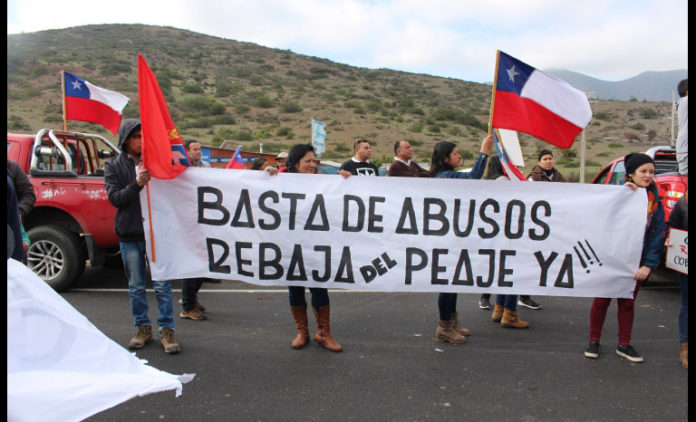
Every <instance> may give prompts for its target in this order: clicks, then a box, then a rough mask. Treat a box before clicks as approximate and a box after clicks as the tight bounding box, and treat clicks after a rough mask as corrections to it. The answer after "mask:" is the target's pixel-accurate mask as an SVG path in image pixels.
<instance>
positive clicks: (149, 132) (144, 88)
mask: <svg viewBox="0 0 696 422" xmlns="http://www.w3.org/2000/svg"><path fill="white" fill-rule="evenodd" d="M138 99H139V101H140V120H141V122H142V125H141V129H142V133H143V147H142V155H143V164H144V165H145V168H146V169H148V170H149V171H150V175H151V176H152V177H156V178H158V179H173V178H175V177H176V176H178V175H179V174H181V172H183V171H184V170H186V167H187V166H185V165H182V164H179V162H180V161H181V162H186V156H185V155H184V156H183V157H179V155H181V153H180V152H179V151H181V150H183V146H184V142H183V141H182V139H181V136H180V135H179V132H178V131H177V130H176V126H174V122H173V121H172V117H171V116H170V115H169V108H167V103H166V101H165V100H164V95H162V90H161V89H160V87H159V84H158V83H157V78H155V74H154V73H152V70H150V67H149V66H148V65H147V63H146V62H145V59H144V58H143V56H142V55H140V54H138ZM173 146H174V147H173ZM173 149H174V150H176V152H175V153H174V154H176V156H174V155H173V154H172V150H173ZM175 160H176V161H175ZM175 163H176V164H175Z"/></svg>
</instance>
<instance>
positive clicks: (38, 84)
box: [7, 25, 671, 180]
mask: <svg viewBox="0 0 696 422" xmlns="http://www.w3.org/2000/svg"><path fill="white" fill-rule="evenodd" d="M7 48H8V52H7V75H8V76H7V96H8V101H7V107H8V113H7V124H8V130H11V131H19V132H34V131H36V130H38V129H40V128H42V127H52V128H62V117H61V116H62V109H61V97H60V77H59V74H60V71H61V70H65V71H67V72H70V73H73V74H76V75H78V76H80V77H82V78H85V79H86V80H88V81H89V82H91V83H93V84H95V85H98V86H101V87H104V88H107V89H111V90H115V91H118V92H121V93H123V94H125V95H127V96H128V97H130V99H131V101H130V103H129V104H128V106H127V107H126V109H125V110H124V115H125V116H126V117H137V116H138V114H139V113H138V95H137V65H136V63H137V54H138V53H141V54H142V55H143V56H144V57H145V59H146V60H147V62H148V64H149V65H150V67H151V68H152V69H153V71H154V72H155V75H156V76H157V79H158V81H159V83H160V86H161V88H162V90H163V92H164V95H165V98H166V99H167V103H168V105H169V108H170V112H171V114H172V118H173V120H174V122H175V124H176V125H177V128H178V129H179V131H180V132H181V133H182V136H183V138H184V139H198V140H200V141H201V142H202V143H203V144H207V145H213V146H217V145H220V144H221V143H222V142H223V141H231V143H232V144H235V145H236V144H241V145H242V146H243V148H244V149H245V150H249V151H258V150H259V148H260V147H261V145H262V148H263V151H264V152H270V153H275V152H279V151H281V150H288V149H289V147H290V146H291V145H293V144H295V143H301V142H304V143H306V142H311V138H310V136H311V135H310V133H311V119H312V118H315V119H317V120H320V121H323V122H324V123H326V130H327V151H326V153H325V154H324V156H323V157H322V158H326V159H331V160H335V161H343V160H345V159H347V158H348V157H350V156H351V155H352V148H351V146H352V143H353V141H354V140H355V138H356V137H363V138H366V139H369V140H370V141H372V144H373V161H375V162H377V163H378V164H379V163H381V162H387V163H390V162H391V161H392V157H393V149H392V146H393V144H394V142H395V141H396V140H397V139H407V140H409V141H410V142H411V144H412V145H413V146H414V149H415V150H416V156H415V159H416V160H417V161H420V162H426V161H429V158H430V155H431V152H432V147H433V145H434V144H435V143H436V142H437V141H439V140H442V139H447V140H450V141H453V142H456V143H457V144H458V145H459V148H458V149H459V150H460V152H462V155H463V156H464V158H465V162H464V166H470V165H471V163H472V158H473V157H474V153H475V152H476V151H478V148H479V146H480V142H481V139H482V138H483V137H484V136H485V134H486V131H487V126H488V116H489V110H490V100H491V86H490V85H485V84H479V83H474V82H467V81H462V80H458V79H451V78H441V77H435V76H430V75H421V74H412V73H406V72H399V71H395V70H389V69H377V70H371V69H364V68H358V67H352V66H348V65H345V64H338V63H334V62H331V61H329V60H326V59H322V58H318V57H310V56H304V55H300V54H295V53H293V52H291V51H288V50H278V49H271V48H266V47H262V46H259V45H256V44H252V43H247V42H239V41H234V40H227V39H222V38H218V37H212V36H208V35H203V34H198V33H194V32H191V31H186V30H180V29H176V28H171V27H159V26H147V25H88V26H81V27H75V28H67V29H61V30H50V31H41V32H35V33H25V34H17V35H8V36H7ZM670 89H671V88H670ZM670 92H671V91H670ZM592 108H593V111H594V118H593V121H592V122H591V123H590V126H588V129H587V130H586V134H587V141H588V142H587V171H586V174H587V175H588V177H591V176H593V175H594V174H595V173H596V172H597V170H598V169H599V167H600V166H601V165H602V164H603V163H605V162H607V161H609V160H610V159H612V158H614V157H615V156H617V155H621V154H625V153H627V152H629V151H642V150H645V149H647V148H648V147H649V146H650V145H653V144H665V143H669V142H670V137H671V133H670V121H669V117H670V113H671V108H670V104H669V103H667V102H645V101H644V102H638V101H604V100H596V101H593V102H592ZM68 129H70V130H79V131H88V132H97V133H101V134H105V135H106V136H107V137H108V138H110V139H114V136H112V135H111V134H110V133H108V132H106V131H105V130H104V129H102V128H101V127H100V126H98V125H94V124H90V123H82V122H68ZM521 143H522V148H523V152H524V154H525V159H526V166H525V168H524V169H523V171H526V172H528V171H529V170H530V169H531V167H532V166H533V164H534V162H535V161H536V154H537V152H538V151H539V150H540V149H541V148H547V147H549V144H547V143H545V142H542V141H540V140H537V139H535V138H532V137H529V136H526V135H521ZM228 144H229V142H228ZM578 145H579V142H576V144H575V146H574V147H572V148H571V149H568V150H563V151H561V150H558V152H557V154H556V157H557V167H558V168H559V169H560V170H561V171H562V172H564V173H565V174H566V175H568V176H569V177H570V178H571V179H573V178H574V179H575V180H577V178H578V170H577V169H578V167H579V162H578V157H579V155H580V154H579V152H578V148H579V147H578Z"/></svg>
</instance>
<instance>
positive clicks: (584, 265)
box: [573, 246, 590, 273]
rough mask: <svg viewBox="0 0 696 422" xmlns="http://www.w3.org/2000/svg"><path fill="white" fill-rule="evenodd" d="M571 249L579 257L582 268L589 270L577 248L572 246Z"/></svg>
mask: <svg viewBox="0 0 696 422" xmlns="http://www.w3.org/2000/svg"><path fill="white" fill-rule="evenodd" d="M573 250H574V251H575V255H577V256H578V258H579V259H580V264H582V268H584V269H585V271H586V272H588V273H589V272H590V270H589V269H588V268H587V264H586V263H585V260H584V259H582V255H580V251H578V248H576V247H575V246H573Z"/></svg>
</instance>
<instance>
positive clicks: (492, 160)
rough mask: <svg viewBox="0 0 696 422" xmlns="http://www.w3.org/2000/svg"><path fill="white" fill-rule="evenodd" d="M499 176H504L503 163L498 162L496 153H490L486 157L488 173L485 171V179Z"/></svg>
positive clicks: (493, 178)
mask: <svg viewBox="0 0 696 422" xmlns="http://www.w3.org/2000/svg"><path fill="white" fill-rule="evenodd" d="M500 176H505V172H504V171H503V165H502V164H501V163H500V158H499V157H498V156H497V155H491V156H490V157H489V158H488V173H486V179H488V180H495V179H497V178H499V177H500Z"/></svg>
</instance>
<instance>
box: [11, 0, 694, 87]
mask: <svg viewBox="0 0 696 422" xmlns="http://www.w3.org/2000/svg"><path fill="white" fill-rule="evenodd" d="M105 23H141V24H147V25H163V26H171V27H175V28H181V29H188V30H191V31H195V32H199V33H203V34H207V35H215V36H218V37H221V38H226V39H232V40H237V41H247V42H253V43H256V44H260V45H263V46H267V47H273V48H280V49H288V50H291V51H292V52H295V53H299V54H305V55H310V56H316V57H322V58H327V59H329V60H332V61H335V62H339V63H345V64H348V65H351V66H359V67H366V68H371V69H375V68H389V69H395V70H402V71H406V72H415V73H426V74H431V75H435V76H444V77H451V78H457V79H463V80H466V81H474V82H490V81H492V80H493V72H494V70H495V52H496V50H502V51H505V52H506V53H508V54H510V55H512V56H514V57H516V58H518V59H520V60H522V61H524V62H526V63H528V64H530V65H531V66H534V67H536V68H539V69H542V70H543V69H554V68H560V69H567V70H571V71H574V72H580V73H584V74H586V75H589V76H593V77H595V78H599V79H604V80H608V81H617V80H623V79H627V78H630V77H633V76H636V75H637V74H639V73H641V72H644V71H648V70H653V71H663V70H676V69H687V68H688V65H687V37H688V30H687V0H617V1H610V0H583V1H572V0H565V1H561V0H556V1H554V0H478V1H474V0H428V1H423V0H383V1H382V0H253V1H252V0H247V1H243V0H214V1H213V0H137V1H136V0H120V1H107V2H102V1H95V0H71V1H70V2H59V1H54V0H8V2H7V33H8V34H16V33H21V32H35V31H41V30H45V29H58V28H68V27H72V26H80V25H88V24H105Z"/></svg>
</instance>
